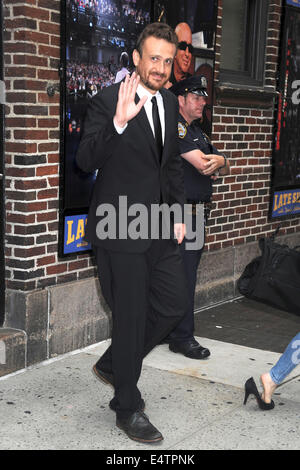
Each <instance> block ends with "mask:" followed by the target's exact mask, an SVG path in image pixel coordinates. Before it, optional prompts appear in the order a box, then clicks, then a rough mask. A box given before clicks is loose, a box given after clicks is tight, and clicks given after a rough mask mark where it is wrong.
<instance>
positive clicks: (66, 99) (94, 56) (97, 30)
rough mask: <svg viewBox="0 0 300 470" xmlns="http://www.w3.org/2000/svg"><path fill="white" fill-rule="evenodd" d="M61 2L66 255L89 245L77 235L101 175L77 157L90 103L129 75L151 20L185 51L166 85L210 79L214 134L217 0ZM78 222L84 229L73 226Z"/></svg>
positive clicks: (207, 117) (207, 121) (206, 125)
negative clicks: (172, 34) (169, 32)
mask: <svg viewBox="0 0 300 470" xmlns="http://www.w3.org/2000/svg"><path fill="white" fill-rule="evenodd" d="M62 4H63V9H62V18H64V24H65V30H64V33H63V34H62V56H63V71H64V73H63V77H62V82H63V86H62V89H63V93H62V96H63V103H62V108H63V123H62V124H63V125H62V127H63V136H62V144H61V149H62V150H61V158H62V160H61V162H62V164H61V168H62V169H63V170H62V171H63V175H62V197H61V211H60V243H59V253H60V256H65V255H69V254H71V253H76V252H82V251H86V250H88V249H90V248H91V247H90V246H89V245H87V244H86V243H85V242H84V240H83V238H84V233H83V232H82V236H81V238H80V237H79V238H78V237H77V234H79V235H80V234H81V228H82V220H83V218H85V217H86V215H87V213H88V207H89V201H90V197H91V193H92V189H93V184H94V181H95V179H96V172H93V173H84V172H83V171H81V170H80V169H79V168H78V167H77V165H76V162H75V156H76V152H77V149H78V146H79V142H80V139H81V134H82V126H83V122H84V117H85V113H86V108H87V105H88V103H89V101H90V100H91V99H92V97H93V96H94V95H95V94H96V93H98V92H99V91H101V89H103V88H104V87H107V86H110V85H112V84H114V83H115V82H116V81H119V80H122V78H123V77H124V74H126V73H131V72H132V70H133V63H132V51H133V50H134V48H135V45H136V41H137V38H138V36H139V34H140V33H141V31H142V30H143V29H144V28H145V26H146V25H147V24H148V23H150V22H153V21H161V22H167V23H168V24H169V25H170V26H172V27H173V28H174V29H175V31H176V32H177V35H178V39H179V44H180V48H179V49H178V52H177V56H176V59H175V62H176V65H175V63H174V67H173V70H172V77H171V79H172V82H170V83H169V84H168V85H167V87H170V86H172V83H174V81H177V80H182V79H183V78H185V77H186V76H190V75H194V74H198V75H204V76H205V77H206V78H207V83H208V94H209V98H208V102H207V105H206V108H205V113H204V118H203V120H202V122H201V125H202V128H203V130H204V131H205V132H206V133H207V134H208V135H209V134H210V133H211V122H212V100H213V69H214V47H215V29H216V0H184V1H182V0H64V1H63V2H62ZM178 25H180V28H179V30H176V27H178ZM177 59H178V60H177ZM177 65H178V67H177V69H175V67H176V66H177ZM178 70H179V74H178ZM84 220H85V219H84ZM78 224H79V225H78ZM78 226H79V228H80V230H79V231H76V230H77V229H76V227H77V228H78ZM84 226H85V223H84ZM77 232H78V233H77ZM75 233H76V235H74V234H75ZM73 235H74V240H73ZM71 240H72V242H71Z"/></svg>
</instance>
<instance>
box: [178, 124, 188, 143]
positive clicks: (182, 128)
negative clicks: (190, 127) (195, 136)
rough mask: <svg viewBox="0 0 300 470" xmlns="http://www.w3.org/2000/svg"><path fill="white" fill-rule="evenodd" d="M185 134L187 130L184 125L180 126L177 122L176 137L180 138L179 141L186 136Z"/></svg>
mask: <svg viewBox="0 0 300 470" xmlns="http://www.w3.org/2000/svg"><path fill="white" fill-rule="evenodd" d="M186 132H187V129H186V127H185V125H184V124H182V122H179V123H178V136H179V137H180V139H183V138H184V137H185V136H186Z"/></svg>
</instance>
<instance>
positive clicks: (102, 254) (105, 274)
mask: <svg viewBox="0 0 300 470" xmlns="http://www.w3.org/2000/svg"><path fill="white" fill-rule="evenodd" d="M94 251H95V256H96V260H97V265H98V272H99V279H100V284H101V288H102V292H103V296H104V298H105V300H106V302H107V303H108V305H109V307H110V308H111V310H112V316H113V330H112V343H111V346H109V348H108V349H107V350H106V351H105V353H104V354H103V356H102V357H101V358H100V360H99V361H98V366H99V368H100V369H101V370H103V371H105V372H109V373H112V374H113V377H114V386H115V397H114V402H115V403H114V404H115V405H116V411H117V415H118V416H119V417H120V418H122V417H123V418H125V417H127V416H129V415H131V414H132V413H133V412H135V411H136V410H137V409H138V408H139V406H140V402H141V394H140V391H139V389H138V387H137V382H138V379H139V377H140V373H141V368H142V362H143V358H144V357H145V356H146V355H147V354H148V353H149V352H150V351H151V349H152V348H153V347H154V346H156V345H157V344H158V343H159V342H160V341H161V340H162V339H163V338H164V337H165V336H167V335H168V334H169V333H170V331H171V330H172V329H173V328H174V327H175V326H176V324H177V323H178V322H179V321H180V319H181V318H182V316H183V315H184V313H185V310H186V303H187V286H186V277H185V273H184V267H183V262H182V257H181V255H180V252H179V248H178V246H177V245H176V244H175V243H174V242H173V241H172V240H161V239H159V240H153V241H152V243H151V246H150V248H149V249H148V250H147V251H146V252H143V253H124V252H113V251H108V250H105V249H103V248H102V247H99V246H97V247H94Z"/></svg>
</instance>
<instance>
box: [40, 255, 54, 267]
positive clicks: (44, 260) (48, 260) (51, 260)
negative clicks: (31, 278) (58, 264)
mask: <svg viewBox="0 0 300 470" xmlns="http://www.w3.org/2000/svg"><path fill="white" fill-rule="evenodd" d="M53 263H55V256H54V255H51V256H44V257H43V258H39V259H38V260H37V266H46V265H47V264H53Z"/></svg>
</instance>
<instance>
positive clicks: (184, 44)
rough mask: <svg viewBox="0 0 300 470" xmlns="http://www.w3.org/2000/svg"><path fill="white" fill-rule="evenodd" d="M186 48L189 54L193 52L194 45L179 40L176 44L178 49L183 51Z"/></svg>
mask: <svg viewBox="0 0 300 470" xmlns="http://www.w3.org/2000/svg"><path fill="white" fill-rule="evenodd" d="M186 48H188V50H189V52H190V53H191V54H193V52H194V46H193V45H192V44H188V43H187V42H186V41H181V42H180V43H179V44H178V49H180V50H181V51H185V50H186Z"/></svg>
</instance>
